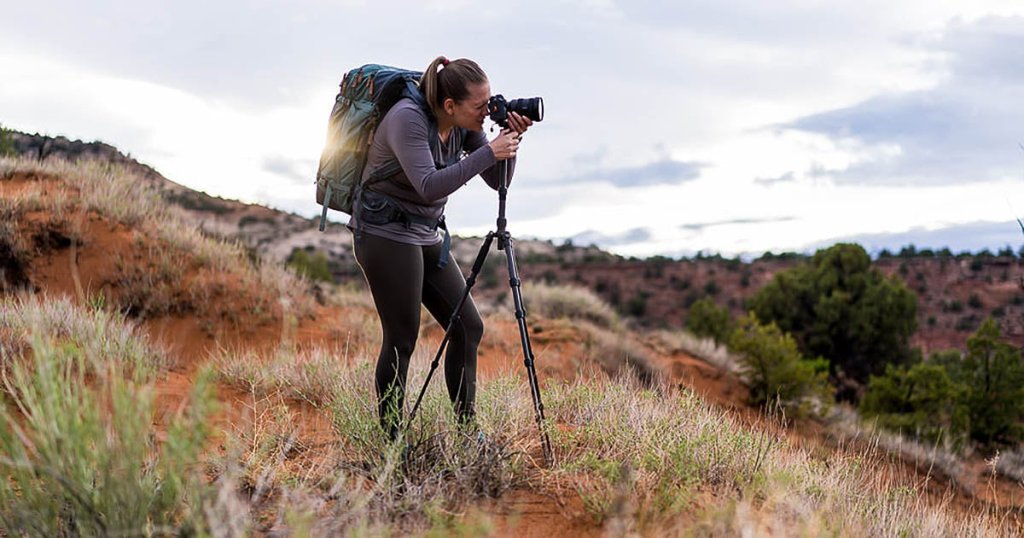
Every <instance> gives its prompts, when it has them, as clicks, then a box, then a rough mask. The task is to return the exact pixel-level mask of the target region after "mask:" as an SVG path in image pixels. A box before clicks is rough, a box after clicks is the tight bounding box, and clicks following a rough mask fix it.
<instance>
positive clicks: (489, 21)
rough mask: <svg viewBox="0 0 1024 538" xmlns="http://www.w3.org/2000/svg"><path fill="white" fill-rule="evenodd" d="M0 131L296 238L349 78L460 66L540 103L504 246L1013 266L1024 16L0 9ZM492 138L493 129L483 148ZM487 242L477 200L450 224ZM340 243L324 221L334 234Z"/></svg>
mask: <svg viewBox="0 0 1024 538" xmlns="http://www.w3.org/2000/svg"><path fill="white" fill-rule="evenodd" d="M3 13H4V16H3V17H2V18H0V73H2V78H0V124H3V125H4V126H5V127H8V128H13V129H17V130H21V131H27V132H40V133H44V134H50V135H54V136H57V135H63V136H67V137H69V138H72V139H83V140H86V141H91V140H101V141H103V142H107V143H110V144H113V145H115V146H117V147H118V148H119V149H120V150H121V151H123V152H125V153H128V154H130V155H131V156H132V157H134V158H136V159H138V160H139V161H141V162H144V163H146V164H149V165H151V166H153V167H155V168H156V169H157V170H158V171H160V172H161V173H162V174H163V175H164V176H166V177H167V178H169V179H171V180H173V181H175V182H178V183H181V184H183V185H186V186H188V187H191V188H194V189H197V190H202V191H206V192H208V193H210V194H213V195H217V196H223V197H227V198H235V199H239V200H242V201H245V202H253V203H261V204H264V205H268V206H271V207H275V208H278V209H283V210H287V211H291V212H295V213H298V214H300V215H304V216H313V215H314V214H318V213H319V208H318V206H317V205H316V204H315V201H314V200H313V195H314V185H313V179H314V176H315V173H316V166H317V162H318V159H319V154H320V151H321V149H322V148H323V144H324V136H325V132H326V124H327V117H328V115H329V112H330V109H331V106H332V104H333V101H334V96H335V94H336V93H337V85H338V82H339V81H340V78H341V76H342V74H343V73H344V72H346V71H348V70H349V69H352V68H354V67H358V66H360V65H362V64H366V63H383V64H388V65H395V66H401V67H405V68H409V69H416V70H422V69H423V68H425V67H426V65H427V64H428V63H430V61H431V60H433V58H434V57H436V56H437V55H446V56H448V57H449V58H460V57H466V58H472V59H474V60H476V61H477V62H478V63H479V64H480V65H481V66H482V67H483V68H484V70H485V71H486V72H487V74H488V77H489V79H490V83H491V89H492V91H493V93H501V94H503V95H505V96H506V97H508V98H514V97H535V96H540V97H543V98H544V105H545V118H544V120H543V121H542V122H539V123H537V124H535V125H534V126H533V127H532V128H531V129H530V131H529V133H527V136H526V137H525V138H524V141H523V144H522V146H521V148H520V151H519V158H518V163H517V169H516V175H515V178H514V180H513V184H512V188H511V190H510V193H509V201H508V218H509V230H510V231H511V232H512V234H513V236H515V237H521V238H526V237H536V238H542V239H551V240H554V241H556V242H561V241H565V240H567V239H571V240H572V241H573V242H574V243H576V244H590V243H594V244H597V245H599V246H601V247H603V248H605V249H607V250H610V251H612V252H616V253H619V254H623V255H627V256H650V255H664V256H673V257H675V256H689V255H693V254H694V253H696V252H704V253H721V254H723V255H726V256H733V255H743V256H756V255H760V254H761V253H763V252H765V251H773V252H782V251H804V252H810V251H813V249H815V248H820V247H821V246H827V245H830V244H832V243H835V242H839V241H856V242H859V243H861V244H862V245H864V246H865V248H867V249H868V250H869V251H872V252H877V251H878V250H880V249H882V248H889V249H890V250H898V249H899V248H900V247H901V246H903V245H906V244H909V243H913V244H915V245H916V246H918V247H919V248H925V247H930V248H942V247H950V248H952V249H953V250H954V251H960V250H972V251H977V250H980V249H983V248H988V249H991V250H993V251H995V250H997V249H1001V248H1004V247H1006V246H1011V247H1012V248H1013V249H1014V250H1017V249H1018V248H1019V247H1020V246H1021V244H1024V235H1022V234H1021V228H1020V227H1019V226H1018V225H1017V222H1016V219H1017V218H1018V217H1024V145H1022V141H1024V106H1022V101H1024V70H1022V69H1020V66H1021V65H1024V2H1020V1H1019V0H1015V1H1001V0H972V1H971V2H966V1H961V0H955V1H953V0H930V1H923V0H921V1H919V0H904V1H900V0H885V1H882V0H860V1H857V2H853V1H848V2H846V1H844V2H839V1H831V2H825V1H821V0H780V1H776V2H759V1H753V0H718V1H714V2H712V1H707V0H701V1H677V2H649V1H643V0H629V1H626V0H621V1H616V0H526V1H523V2H515V3H492V2H471V1H469V0H423V1H419V2H386V1H383V0H376V1H370V0H366V1H363V0H298V1H291V2H274V1H257V0H250V1H242V0H217V1H210V0H206V1H202V2H200V1H195V0H179V1H175V2H154V1H149V0H133V1H113V0H97V1H91V2H71V1H49V0H38V1H36V2H13V3H10V5H6V6H4V8H3ZM494 134H495V133H492V132H490V130H488V136H489V137H490V136H493V135H494ZM446 214H447V217H448V222H449V225H450V226H451V227H452V229H453V232H454V233H456V234H459V235H482V234H485V233H486V232H487V231H488V230H489V229H493V227H494V223H495V217H496V216H497V196H496V194H495V193H494V191H492V190H490V189H489V188H488V187H487V186H486V185H485V184H484V182H483V181H482V180H480V179H479V178H477V179H475V180H473V181H471V182H470V183H469V184H468V185H467V186H466V187H464V188H462V189H460V190H459V191H458V192H456V193H455V194H454V195H453V196H452V197H451V198H450V199H449V203H448V207H447V211H446ZM332 215H333V218H334V219H335V220H336V221H337V222H344V221H345V220H346V219H345V216H344V215H343V214H340V213H337V212H333V213H332Z"/></svg>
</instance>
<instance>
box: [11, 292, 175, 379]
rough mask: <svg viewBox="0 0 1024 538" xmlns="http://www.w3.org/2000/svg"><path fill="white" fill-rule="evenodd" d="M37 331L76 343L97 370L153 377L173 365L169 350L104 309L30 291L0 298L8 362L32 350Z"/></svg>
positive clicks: (145, 377) (67, 344)
mask: <svg viewBox="0 0 1024 538" xmlns="http://www.w3.org/2000/svg"><path fill="white" fill-rule="evenodd" d="M34 335H35V336H38V335H46V337H47V338H50V339H53V340H56V341H59V342H62V343H63V345H65V346H73V347H74V348H75V349H77V350H79V351H80V352H81V354H82V355H83V356H84V357H85V358H86V359H87V360H86V365H88V366H90V371H94V372H95V371H97V369H98V368H102V367H105V365H109V364H116V365H118V368H119V369H120V370H124V371H127V372H132V373H133V375H134V376H136V377H138V378H139V379H152V378H153V376H154V375H155V374H157V373H158V372H160V371H163V370H164V369H166V368H167V367H169V366H170V364H171V360H170V358H169V357H168V355H167V353H166V352H164V351H163V350H161V349H159V348H155V347H152V346H150V345H149V343H148V342H147V340H146V338H145V337H144V336H142V335H141V334H139V332H138V330H137V329H136V328H135V327H134V326H133V325H132V324H131V323H129V322H128V321H127V320H125V319H124V318H123V317H122V316H119V315H117V314H113V313H110V312H108V311H106V310H104V309H102V308H83V307H79V306H76V305H75V304H74V303H72V302H71V300H69V299H68V298H59V299H53V298H47V297H36V296H31V295H25V296H21V297H7V298H4V299H3V300H2V301H0V354H2V357H3V359H4V361H11V360H13V359H14V358H16V357H20V356H23V355H25V354H27V353H29V352H30V351H31V349H32V346H33V340H32V339H33V337H34Z"/></svg>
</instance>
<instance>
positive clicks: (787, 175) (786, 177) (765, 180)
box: [754, 172, 796, 186]
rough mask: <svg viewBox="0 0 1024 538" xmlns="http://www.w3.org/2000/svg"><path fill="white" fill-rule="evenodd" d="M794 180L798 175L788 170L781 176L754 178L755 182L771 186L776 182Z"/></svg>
mask: <svg viewBox="0 0 1024 538" xmlns="http://www.w3.org/2000/svg"><path fill="white" fill-rule="evenodd" d="M793 181H796V176H795V175H794V174H793V172H786V173H785V174H782V175H781V176H778V177H757V178H754V183H757V184H760V185H765V186H771V185H774V184H776V183H790V182H793Z"/></svg>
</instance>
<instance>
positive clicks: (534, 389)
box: [406, 161, 554, 466]
mask: <svg viewBox="0 0 1024 538" xmlns="http://www.w3.org/2000/svg"><path fill="white" fill-rule="evenodd" d="M507 197H508V161H502V174H501V181H500V182H499V184H498V221H497V225H498V229H497V230H496V231H492V232H488V233H487V237H486V238H484V242H483V244H482V245H481V246H480V252H478V253H477V255H476V261H474V262H473V270H472V271H471V272H470V274H469V277H468V278H466V289H465V290H464V291H463V292H462V297H460V298H459V302H458V303H457V304H456V305H455V310H454V311H453V312H452V315H451V317H450V318H449V319H448V326H447V327H446V328H445V331H444V338H443V339H442V340H441V345H440V347H439V348H438V350H437V354H435V355H434V360H433V361H432V362H431V363H430V371H429V372H427V378H426V380H425V381H423V388H421V389H420V393H419V396H417V397H416V403H415V404H414V405H413V406H412V411H411V412H410V413H409V421H408V422H407V423H406V428H408V427H409V424H412V421H413V419H415V418H416V412H417V411H418V410H419V408H420V403H422V401H423V395H424V394H425V393H426V392H427V385H429V384H430V378H431V377H433V376H434V372H435V371H437V367H438V365H439V364H440V362H441V355H442V354H444V350H445V348H446V347H447V346H448V340H449V338H450V336H451V332H452V328H453V327H454V326H455V323H456V322H457V321H458V318H459V312H461V311H462V306H463V305H464V304H465V303H466V299H467V298H469V292H470V290H472V289H473V286H474V285H475V284H476V278H477V275H479V274H480V270H481V269H483V266H484V260H486V259H487V254H488V252H490V250H491V243H492V242H493V241H494V240H495V239H497V240H498V250H504V251H505V261H506V262H508V277H509V280H508V283H509V286H510V287H511V289H512V302H513V303H514V305H515V314H516V322H517V323H518V324H519V339H520V340H521V342H522V345H523V359H524V360H523V364H524V365H525V366H526V376H527V378H528V379H529V381H530V393H531V395H532V396H533V410H534V413H535V415H536V420H537V427H538V428H539V429H540V444H541V448H542V450H543V451H544V463H545V464H546V465H549V466H550V465H551V464H552V463H553V461H554V460H553V459H552V453H551V441H550V439H548V433H547V431H545V430H544V404H543V403H542V402H541V399H540V386H539V385H538V384H537V370H536V369H535V368H534V365H533V362H534V357H533V348H532V347H531V346H530V334H529V333H528V332H527V329H526V309H525V308H523V295H522V291H521V290H520V280H519V269H518V268H517V267H516V253H515V248H514V247H513V245H512V235H511V234H510V233H509V232H508V230H506V229H505V226H506V224H507V223H508V221H507V219H506V218H505V200H506V198H507Z"/></svg>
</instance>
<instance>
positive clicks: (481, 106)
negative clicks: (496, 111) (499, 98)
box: [444, 82, 491, 131]
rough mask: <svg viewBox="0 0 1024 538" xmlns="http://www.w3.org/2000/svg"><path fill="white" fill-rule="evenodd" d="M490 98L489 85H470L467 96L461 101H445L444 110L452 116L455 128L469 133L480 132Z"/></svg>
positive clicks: (485, 83)
mask: <svg viewBox="0 0 1024 538" xmlns="http://www.w3.org/2000/svg"><path fill="white" fill-rule="evenodd" d="M490 98H491V85H490V84H489V83H487V82H484V83H483V84H472V85H470V86H469V96H468V97H466V98H465V99H463V100H461V101H454V100H452V99H445V102H444V108H445V111H446V112H448V114H450V115H451V116H452V121H453V122H454V123H455V126H457V127H462V128H463V129H468V130H470V131H482V130H483V129H484V119H485V118H486V117H487V100H488V99H490Z"/></svg>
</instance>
